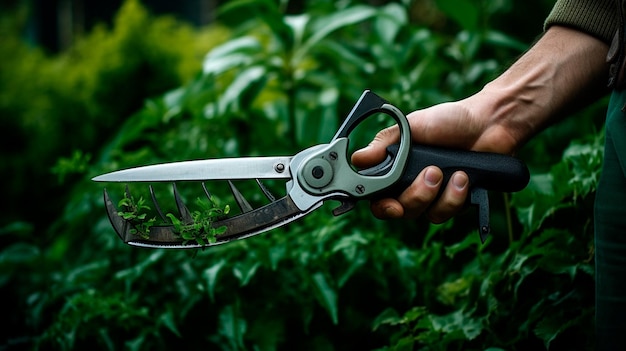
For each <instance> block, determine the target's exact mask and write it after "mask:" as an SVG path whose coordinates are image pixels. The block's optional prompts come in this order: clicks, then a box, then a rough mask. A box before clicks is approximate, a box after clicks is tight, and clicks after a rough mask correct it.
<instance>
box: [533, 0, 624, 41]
mask: <svg viewBox="0 0 626 351" xmlns="http://www.w3.org/2000/svg"><path fill="white" fill-rule="evenodd" d="M619 22H620V18H619V14H618V8H617V4H616V1H615V0H598V1H590V0H558V1H557V2H556V4H555V5H554V7H553V8H552V11H551V12H550V14H549V15H548V17H547V18H546V21H545V23H544V29H545V30H547V29H548V28H549V27H550V26H552V25H562V26H566V27H571V28H574V29H578V30H581V31H584V32H586V33H588V34H590V35H593V36H594V37H596V38H598V39H600V40H602V41H604V42H605V43H607V44H610V43H611V39H612V38H613V35H614V34H615V31H616V30H617V27H618V26H619Z"/></svg>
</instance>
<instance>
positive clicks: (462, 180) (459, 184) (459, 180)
mask: <svg viewBox="0 0 626 351" xmlns="http://www.w3.org/2000/svg"><path fill="white" fill-rule="evenodd" d="M468 182H469V179H468V178H467V176H465V175H463V174H458V173H457V174H455V175H454V176H453V177H452V184H454V186H455V187H456V188H457V189H459V190H463V189H465V187H466V186H467V183H468Z"/></svg>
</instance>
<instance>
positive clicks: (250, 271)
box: [233, 262, 261, 286]
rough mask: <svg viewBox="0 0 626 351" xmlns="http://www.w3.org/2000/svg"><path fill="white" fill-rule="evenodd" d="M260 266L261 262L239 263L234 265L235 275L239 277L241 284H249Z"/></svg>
mask: <svg viewBox="0 0 626 351" xmlns="http://www.w3.org/2000/svg"><path fill="white" fill-rule="evenodd" d="M259 266H261V263H260V262H252V263H245V262H244V263H237V264H236V265H235V267H233V275H234V276H235V277H237V279H239V286H246V285H248V283H249V282H250V279H252V277H254V274H255V273H256V271H257V269H258V268H259Z"/></svg>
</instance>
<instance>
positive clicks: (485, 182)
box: [361, 145, 530, 195]
mask: <svg viewBox="0 0 626 351" xmlns="http://www.w3.org/2000/svg"><path fill="white" fill-rule="evenodd" d="M397 151H398V145H391V146H389V147H388V148H387V152H388V154H389V155H388V157H387V159H386V160H385V161H384V162H383V163H381V164H380V165H378V166H376V167H374V168H370V169H367V170H365V171H361V172H362V173H365V174H371V175H374V174H382V173H385V172H386V170H387V169H388V168H389V167H390V165H391V164H392V163H393V160H394V159H395V156H396V154H397ZM428 166H437V167H439V168H440V169H441V170H442V172H443V175H444V179H443V186H442V187H441V189H442V190H443V189H444V187H445V185H446V184H447V183H448V181H449V180H450V177H451V176H452V174H453V173H454V172H456V171H464V172H465V173H467V175H468V177H469V182H470V187H476V188H482V189H485V190H490V191H500V192H516V191H520V190H522V189H524V188H525V187H526V185H528V182H529V180H530V174H529V172H528V168H527V167H526V165H525V164H524V163H523V162H522V161H520V160H519V159H517V158H514V157H511V156H506V155H502V154H496V153H489V152H476V151H465V150H455V149H446V148H441V147H434V146H425V145H412V146H411V150H410V153H409V158H408V160H407V165H406V168H405V169H404V173H403V175H402V178H401V179H400V180H399V181H398V182H397V183H396V184H395V185H394V186H393V187H392V189H391V193H393V194H399V193H401V192H402V191H403V190H404V189H406V188H407V187H408V186H409V185H410V184H411V183H412V182H413V180H414V179H415V177H417V175H418V174H419V173H420V172H421V171H422V170H423V169H424V168H426V167H428ZM387 195H389V194H387Z"/></svg>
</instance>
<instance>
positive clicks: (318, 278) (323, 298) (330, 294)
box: [313, 272, 339, 325]
mask: <svg viewBox="0 0 626 351" xmlns="http://www.w3.org/2000/svg"><path fill="white" fill-rule="evenodd" d="M313 286H314V287H315V290H316V292H317V294H316V296H317V298H318V301H319V302H320V304H321V305H322V307H324V309H326V312H328V314H329V315H330V318H331V320H332V321H333V324H335V325H337V324H338V323H339V316H338V312H337V291H336V290H335V289H333V288H332V287H331V286H330V284H329V283H328V281H327V280H326V276H325V275H324V274H323V273H321V272H318V273H315V274H313Z"/></svg>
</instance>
